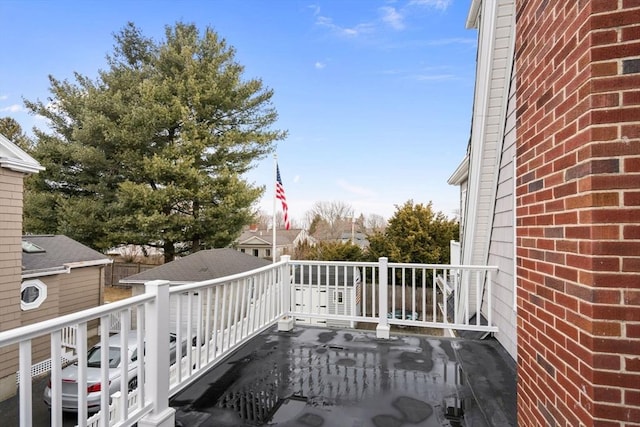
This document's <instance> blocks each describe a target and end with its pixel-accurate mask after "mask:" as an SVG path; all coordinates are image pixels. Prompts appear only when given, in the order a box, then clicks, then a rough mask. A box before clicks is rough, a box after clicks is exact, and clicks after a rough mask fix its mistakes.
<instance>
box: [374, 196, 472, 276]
mask: <svg viewBox="0 0 640 427" xmlns="http://www.w3.org/2000/svg"><path fill="white" fill-rule="evenodd" d="M458 234H459V224H458V222H457V221H455V220H451V219H449V218H447V217H446V216H445V215H444V214H443V213H442V212H434V211H433V207H432V204H431V203H428V204H427V205H423V204H414V203H413V201H412V200H409V201H408V202H406V203H405V204H404V205H403V206H400V207H398V206H396V212H395V213H394V215H393V217H391V219H390V220H389V224H388V226H387V228H386V229H385V231H384V232H376V233H373V234H372V235H370V236H369V258H370V259H371V260H374V261H375V260H377V259H378V258H379V257H388V258H389V261H391V262H407V263H424V264H448V263H449V252H450V249H449V243H450V241H451V240H454V239H457V238H458Z"/></svg>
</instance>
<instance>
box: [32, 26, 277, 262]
mask: <svg viewBox="0 0 640 427" xmlns="http://www.w3.org/2000/svg"><path fill="white" fill-rule="evenodd" d="M234 56H235V50H234V49H233V48H232V47H230V46H228V45H227V43H226V41H225V40H224V39H221V38H219V36H218V35H217V34H216V33H215V32H214V31H213V30H211V29H209V28H207V29H206V30H205V31H204V32H203V33H200V32H199V31H198V29H197V28H196V27H195V26H194V25H187V24H184V23H177V24H176V25H175V26H173V27H170V26H168V27H166V29H165V40H164V41H163V42H161V43H157V42H155V41H154V40H152V39H150V38H147V37H145V36H144V35H143V34H142V33H141V31H140V30H139V29H138V28H137V27H136V26H135V25H134V24H132V23H129V24H128V25H126V26H125V27H124V28H123V29H122V30H121V32H119V33H117V34H116V35H115V46H114V51H113V53H112V54H110V55H108V56H107V63H108V66H109V67H108V69H107V70H103V71H100V72H99V76H98V78H97V79H96V80H95V81H93V80H91V79H89V78H87V77H85V76H82V75H80V74H76V75H75V81H74V82H69V81H66V80H65V81H59V80H57V79H55V78H53V77H50V85H51V87H50V91H51V93H52V102H50V103H47V104H45V103H43V102H41V101H36V102H31V101H26V105H27V107H28V108H30V109H31V110H32V112H34V113H36V114H40V115H42V116H45V117H46V118H48V119H49V120H50V122H51V128H52V131H53V132H52V133H50V134H47V133H44V132H36V136H37V144H36V146H35V148H34V156H35V157H36V158H37V159H38V160H39V161H40V162H41V163H42V164H43V165H44V166H45V167H46V168H47V170H46V172H44V173H41V174H39V176H38V179H37V182H34V183H33V185H32V186H31V187H30V188H29V192H28V193H27V197H26V206H25V213H26V218H25V228H26V231H31V232H64V233H65V234H67V235H69V236H70V237H73V238H75V239H77V240H79V241H81V242H83V243H85V244H88V245H90V246H92V247H96V248H107V247H110V246H113V245H117V244H121V243H134V244H152V245H154V244H155V245H159V246H162V247H163V249H164V251H165V260H166V261H170V260H171V259H173V256H174V254H175V253H176V251H181V250H186V251H197V250H199V249H201V248H203V247H221V246H226V245H228V244H229V243H230V242H231V241H233V239H234V238H235V237H236V236H237V234H238V233H239V232H240V231H241V229H242V227H243V226H245V225H246V224H248V223H250V222H251V219H252V216H253V215H252V214H253V211H252V205H254V203H255V202H256V201H257V200H258V198H259V197H260V195H261V194H262V192H263V191H264V188H263V187H256V186H253V185H251V184H249V183H248V182H246V181H245V180H244V179H243V178H242V176H243V174H244V173H245V172H247V171H248V170H249V169H250V168H252V167H253V166H254V161H256V160H257V159H260V158H263V157H264V156H265V155H267V154H268V153H270V152H272V151H273V143H274V141H276V140H280V139H283V138H284V137H285V132H283V131H280V130H274V129H272V125H274V124H275V122H276V120H277V113H276V111H275V109H274V107H273V106H272V104H271V98H272V96H273V91H272V90H270V89H268V88H265V87H264V85H263V83H262V81H261V80H260V79H248V80H245V79H243V73H244V68H243V66H241V65H240V64H238V63H237V62H236V61H235V59H234Z"/></svg>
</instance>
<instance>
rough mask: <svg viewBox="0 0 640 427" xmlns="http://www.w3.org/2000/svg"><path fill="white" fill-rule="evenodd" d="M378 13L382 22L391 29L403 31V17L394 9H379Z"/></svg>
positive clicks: (388, 7)
mask: <svg viewBox="0 0 640 427" xmlns="http://www.w3.org/2000/svg"><path fill="white" fill-rule="evenodd" d="M379 10H380V13H381V14H382V21H383V22H385V23H386V24H388V25H389V26H390V27H391V28H393V29H396V30H403V29H404V16H403V15H402V13H400V12H398V11H397V10H396V8H394V7H391V6H385V7H381V8H380V9H379Z"/></svg>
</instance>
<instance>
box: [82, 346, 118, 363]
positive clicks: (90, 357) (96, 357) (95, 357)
mask: <svg viewBox="0 0 640 427" xmlns="http://www.w3.org/2000/svg"><path fill="white" fill-rule="evenodd" d="M100 357H101V352H100V347H93V348H92V349H91V350H89V354H87V366H88V367H90V368H99V367H100V360H101V359H100ZM119 364H120V348H118V347H109V367H110V368H117V367H118V365H119Z"/></svg>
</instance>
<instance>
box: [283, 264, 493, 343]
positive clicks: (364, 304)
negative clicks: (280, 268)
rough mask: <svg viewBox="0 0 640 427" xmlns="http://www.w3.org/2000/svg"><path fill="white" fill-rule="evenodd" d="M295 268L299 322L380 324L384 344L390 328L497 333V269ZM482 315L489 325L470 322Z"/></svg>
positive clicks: (294, 306)
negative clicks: (494, 287) (494, 278)
mask: <svg viewBox="0 0 640 427" xmlns="http://www.w3.org/2000/svg"><path fill="white" fill-rule="evenodd" d="M290 264H291V277H292V286H291V292H292V295H291V299H292V304H291V311H290V314H291V315H292V316H293V317H294V318H295V319H296V321H297V322H306V323H325V322H327V323H329V324H331V323H336V322H343V324H345V325H346V323H348V326H354V325H355V324H356V323H357V322H367V323H377V324H378V335H379V336H380V337H381V338H385V337H388V328H389V325H398V326H421V327H429V328H439V329H455V330H477V331H486V332H496V331H497V328H496V327H495V326H494V325H493V323H492V313H491V300H492V298H491V281H492V274H493V273H494V272H495V271H497V267H486V266H482V267H479V266H463V265H436V264H401V263H388V262H387V260H386V258H381V259H380V260H379V261H378V262H360V263H357V262H338V261H334V262H326V261H290ZM483 301H486V303H485V304H483ZM483 307H485V308H486V309H485V310H484V311H483V310H482V308H483ZM479 312H484V314H486V317H487V323H486V324H483V322H482V321H481V316H475V318H473V320H471V319H472V317H473V315H474V314H476V313H479ZM345 322H346V323H345Z"/></svg>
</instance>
